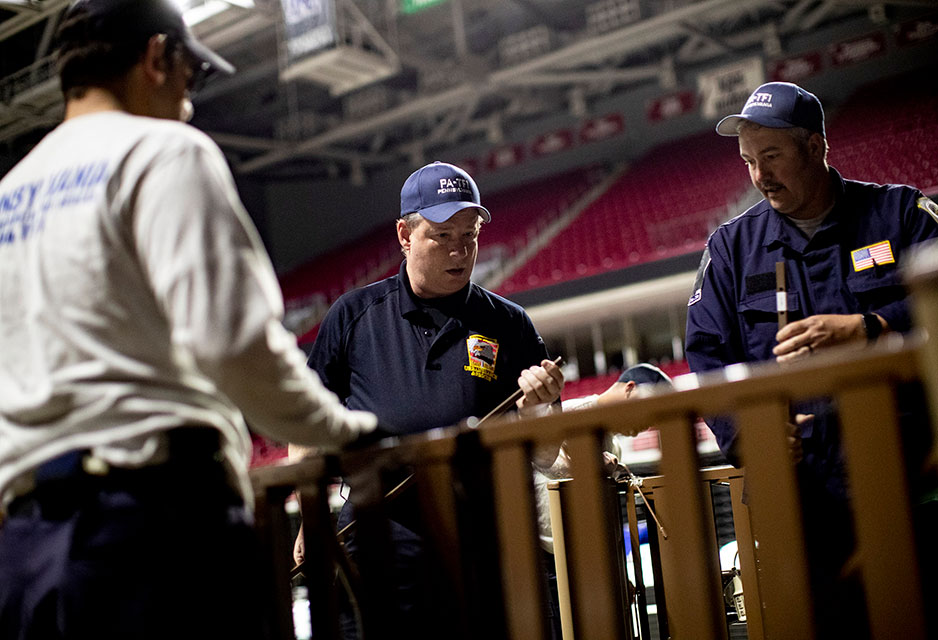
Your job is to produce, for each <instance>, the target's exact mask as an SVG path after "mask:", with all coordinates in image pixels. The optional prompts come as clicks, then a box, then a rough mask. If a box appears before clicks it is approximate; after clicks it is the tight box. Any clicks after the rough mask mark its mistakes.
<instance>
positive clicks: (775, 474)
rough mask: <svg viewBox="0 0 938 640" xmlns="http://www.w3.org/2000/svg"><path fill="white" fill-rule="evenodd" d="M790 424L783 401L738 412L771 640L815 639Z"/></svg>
mask: <svg viewBox="0 0 938 640" xmlns="http://www.w3.org/2000/svg"><path fill="white" fill-rule="evenodd" d="M787 423H788V403H787V402H785V401H783V400H780V399H767V400H766V401H764V402H762V403H759V404H748V405H745V406H743V407H742V408H740V409H739V410H738V412H737V426H738V428H739V431H740V435H739V444H740V451H741V453H742V459H743V463H744V464H745V469H746V482H747V483H748V486H749V511H750V518H751V521H752V527H753V536H754V537H755V539H756V540H758V543H759V551H758V556H757V557H758V561H759V566H760V569H761V574H760V577H759V584H760V585H762V586H763V588H762V589H761V591H760V593H761V595H762V601H763V606H764V613H765V615H764V617H763V626H764V629H765V637H766V638H769V639H771V640H776V639H779V640H782V639H787V638H806V639H807V638H813V637H814V624H813V615H814V614H813V611H814V610H813V606H812V602H811V598H810V587H809V580H808V568H807V561H806V556H805V545H804V535H803V529H802V523H801V504H800V500H799V498H798V490H797V486H796V481H795V470H794V465H793V463H792V460H791V454H790V452H789V446H788V431H787V427H786V426H785V425H786V424H787ZM747 604H748V603H747ZM752 606H755V603H752Z"/></svg>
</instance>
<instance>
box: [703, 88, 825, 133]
mask: <svg viewBox="0 0 938 640" xmlns="http://www.w3.org/2000/svg"><path fill="white" fill-rule="evenodd" d="M743 120H748V121H749V122H755V123H756V124H760V125H762V126H763V127H769V128H771V129H790V128H792V127H803V128H805V129H807V130H808V131H814V132H816V133H820V134H821V135H822V136H825V137H826V134H825V132H824V108H823V107H822V106H821V101H820V100H818V99H817V96H816V95H814V94H813V93H811V92H810V91H805V90H804V89H802V88H801V87H799V86H798V85H796V84H792V83H790V82H769V83H768V84H764V85H762V86H761V87H759V88H758V89H756V90H755V91H753V92H752V95H751V96H749V99H748V100H746V105H745V106H744V107H743V112H742V113H738V114H736V115H732V116H726V117H725V118H723V119H722V120H720V122H719V123H718V124H717V133H719V134H720V135H721V136H735V135H738V133H737V132H736V128H737V127H738V126H739V123H740V122H742V121H743Z"/></svg>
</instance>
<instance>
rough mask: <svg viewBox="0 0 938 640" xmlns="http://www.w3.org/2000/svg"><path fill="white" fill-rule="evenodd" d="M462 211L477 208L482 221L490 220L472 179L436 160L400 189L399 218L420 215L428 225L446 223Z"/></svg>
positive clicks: (455, 167) (416, 173)
mask: <svg viewBox="0 0 938 640" xmlns="http://www.w3.org/2000/svg"><path fill="white" fill-rule="evenodd" d="M463 209H477V210H478V211H479V215H480V216H482V221H483V222H491V221H492V216H491V214H489V212H488V209H486V208H485V207H483V206H482V202H481V198H480V197H479V187H477V186H476V183H475V180H473V179H472V177H471V176H470V175H469V174H468V173H466V172H465V171H463V170H462V169H460V168H459V167H457V166H456V165H452V164H448V163H446V162H440V161H436V162H433V163H431V164H428V165H426V166H424V167H420V168H419V169H417V170H416V171H414V172H413V173H412V174H410V177H409V178H407V180H405V181H404V186H403V187H401V217H404V216H406V215H407V214H409V213H419V214H420V215H421V216H423V217H424V218H426V219H427V220H429V221H431V222H446V221H447V220H449V219H450V218H452V217H453V216H454V215H456V214H457V213H459V212H460V211H462V210H463Z"/></svg>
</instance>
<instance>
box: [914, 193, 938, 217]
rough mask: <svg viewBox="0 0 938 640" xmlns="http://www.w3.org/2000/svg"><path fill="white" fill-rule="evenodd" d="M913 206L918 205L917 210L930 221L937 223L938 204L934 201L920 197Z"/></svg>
mask: <svg viewBox="0 0 938 640" xmlns="http://www.w3.org/2000/svg"><path fill="white" fill-rule="evenodd" d="M915 204H916V205H918V208H919V209H921V210H922V211H924V212H925V213H927V214H928V215H930V216H931V217H932V220H934V221H935V222H936V223H938V204H935V201H934V200H932V199H931V198H927V197H925V196H922V197H921V198H919V199H918V200H916V201H915Z"/></svg>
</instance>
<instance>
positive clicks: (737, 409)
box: [253, 339, 925, 640]
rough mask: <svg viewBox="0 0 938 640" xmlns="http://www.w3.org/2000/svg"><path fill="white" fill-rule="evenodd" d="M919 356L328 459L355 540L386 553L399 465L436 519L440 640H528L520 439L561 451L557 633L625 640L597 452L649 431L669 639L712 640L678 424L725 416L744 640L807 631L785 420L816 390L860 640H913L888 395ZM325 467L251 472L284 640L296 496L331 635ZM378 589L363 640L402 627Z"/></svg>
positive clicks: (717, 595)
mask: <svg viewBox="0 0 938 640" xmlns="http://www.w3.org/2000/svg"><path fill="white" fill-rule="evenodd" d="M918 348H919V347H917V346H916V345H909V344H908V343H904V342H903V341H902V340H901V339H899V340H895V341H886V342H884V343H883V344H882V345H880V346H877V348H875V349H869V350H863V351H859V352H858V351H852V352H829V353H821V354H818V355H817V356H816V357H814V358H811V359H810V360H809V361H804V362H801V363H797V364H795V365H792V366H789V367H785V368H780V367H778V366H775V365H771V364H766V365H759V366H754V367H741V366H740V367H736V368H733V369H728V370H727V371H726V372H725V374H718V375H715V376H712V377H707V378H700V379H697V380H695V379H694V377H693V376H691V377H690V378H682V379H680V384H679V386H680V388H681V390H679V391H675V392H671V393H663V394H660V395H655V396H653V397H648V398H643V399H639V400H634V401H629V402H627V403H623V404H620V405H616V406H611V407H599V408H594V409H590V410H586V411H579V412H572V413H566V414H561V415H555V416H549V417H545V418H541V419H537V420H523V421H516V422H507V421H506V422H499V423H495V424H491V425H487V426H485V427H483V428H481V429H479V430H476V431H471V430H464V431H461V430H459V429H456V428H453V429H449V430H437V431H434V432H430V433H427V434H422V435H419V436H414V437H411V438H407V439H404V440H402V441H400V442H396V443H393V446H384V447H376V448H374V449H371V450H368V451H365V452H357V453H355V454H354V455H346V456H343V457H342V458H340V459H339V463H340V466H341V467H342V468H343V470H344V473H346V474H347V476H348V477H349V478H351V480H350V483H351V484H352V485H353V490H356V491H357V494H358V496H359V497H358V500H359V502H358V504H357V509H358V514H359V526H360V527H362V529H363V531H362V532H361V534H362V535H365V534H366V533H365V530H367V536H368V537H369V539H371V540H372V541H373V542H374V543H375V544H378V545H379V546H380V545H381V544H386V543H387V537H386V536H387V529H386V526H384V527H382V511H383V509H384V506H385V505H383V504H382V500H381V496H382V495H383V492H384V491H386V490H387V489H388V488H389V487H387V486H386V485H385V483H384V482H383V481H382V477H383V476H384V475H385V471H387V470H390V469H393V468H396V467H397V466H399V465H401V464H406V465H409V466H410V467H411V468H412V469H413V470H414V471H415V473H416V478H417V483H416V488H415V489H413V490H415V491H417V492H418V495H419V498H420V504H421V506H422V509H423V512H424V513H425V514H426V517H427V518H428V519H429V521H431V522H434V523H436V525H435V526H434V527H433V529H432V531H433V533H432V535H431V538H432V540H431V547H432V549H433V550H434V553H436V554H438V558H439V562H438V566H439V570H440V574H441V576H442V579H444V580H445V581H446V583H447V584H448V585H449V587H450V588H451V591H452V593H454V594H455V595H456V596H457V600H458V601H459V615H458V616H457V619H456V620H454V624H453V628H452V629H451V630H450V631H452V632H451V633H450V637H457V638H459V637H480V634H481V637H486V638H511V639H518V640H522V639H527V638H531V639H537V640H541V639H542V638H544V637H545V632H546V630H545V617H544V613H543V612H544V610H545V607H544V604H543V602H544V593H543V589H542V586H541V585H542V581H541V578H540V571H541V568H540V565H539V563H538V553H539V550H538V540H537V535H536V531H535V503H534V495H533V488H532V483H531V473H530V463H529V459H530V453H531V450H532V448H533V447H534V446H535V445H538V444H544V443H551V442H555V443H556V442H560V441H565V442H566V447H567V449H568V451H569V452H570V455H571V458H572V469H573V476H574V478H575V481H574V482H573V483H571V486H570V488H569V495H568V497H567V500H566V503H567V505H568V506H567V508H566V510H565V511H566V512H565V518H564V532H563V533H564V537H565V540H566V547H567V557H566V561H567V566H568V567H569V590H570V599H571V603H572V612H573V627H574V629H575V634H576V637H578V638H588V639H589V640H605V639H609V640H620V639H623V638H627V637H633V636H632V635H630V634H631V633H633V632H632V631H630V630H629V627H628V621H627V620H626V617H627V615H628V614H627V611H624V610H623V605H622V603H623V597H622V593H623V586H622V579H621V572H620V571H619V567H620V565H621V562H620V560H619V554H618V550H617V544H620V541H618V540H617V537H616V529H615V526H610V524H609V523H610V508H609V504H610V503H609V500H608V498H607V495H608V491H607V490H606V488H607V486H608V479H607V478H606V477H605V473H604V469H603V467H602V464H601V458H600V456H599V453H598V452H599V451H600V447H601V444H602V441H603V437H604V434H606V433H607V432H617V433H623V434H635V433H638V432H640V431H642V430H643V429H645V428H647V427H648V426H649V425H655V426H657V427H658V429H659V431H660V434H661V450H662V458H661V472H662V474H661V479H660V481H658V482H657V484H656V485H655V486H654V487H650V489H651V490H652V491H653V493H654V499H655V503H656V508H657V511H658V515H659V516H660V517H661V519H662V520H663V521H664V522H665V523H666V526H667V528H668V532H669V538H668V540H667V542H666V543H665V544H662V545H661V553H662V569H663V573H662V578H663V582H664V589H665V591H666V593H667V625H668V629H669V630H670V633H671V637H673V638H701V639H723V638H726V637H727V628H726V620H725V617H724V613H723V612H724V603H723V598H722V591H721V584H720V574H719V563H718V559H717V549H716V545H715V540H714V533H713V531H714V529H713V519H712V513H711V512H710V509H709V506H708V505H709V504H710V503H709V500H708V498H707V496H706V494H705V492H704V489H703V487H704V484H703V482H705V481H706V480H707V478H706V476H705V474H702V472H701V471H699V468H700V464H699V461H698V459H697V453H696V449H695V436H694V422H695V420H696V418H697V416H701V415H703V416H707V415H726V414H730V415H734V416H735V417H736V419H737V420H738V422H739V425H740V429H741V431H742V433H744V434H745V437H741V438H740V445H741V456H742V459H743V460H744V462H745V473H746V479H747V483H748V486H747V491H748V497H749V511H750V514H751V518H745V519H741V518H740V516H739V515H737V519H738V522H739V525H738V526H746V525H748V524H749V523H750V522H751V527H752V532H753V535H754V536H755V537H756V538H757V539H758V540H759V549H758V561H759V567H760V568H759V571H758V584H755V582H754V577H755V575H756V571H754V570H751V567H752V565H753V562H754V560H753V555H752V549H751V546H749V547H748V548H744V547H746V545H743V544H742V543H741V548H740V555H741V559H742V564H743V570H742V577H743V580H744V588H745V592H746V596H747V609H748V610H749V611H750V612H751V615H750V623H749V624H750V638H760V637H761V638H812V637H814V635H815V630H814V627H813V624H812V616H811V611H812V598H811V592H810V588H809V581H808V567H807V564H806V560H805V548H804V542H803V525H802V522H801V516H800V507H799V498H798V495H799V494H798V491H797V489H796V478H795V473H794V470H793V467H792V465H791V463H790V457H789V453H788V443H787V433H786V427H785V424H786V422H787V421H788V406H789V404H790V402H792V401H794V400H798V399H800V398H804V397H807V396H810V397H817V396H820V395H824V396H830V397H833V398H836V401H837V403H838V406H839V408H840V416H841V421H842V433H843V441H844V448H845V454H846V460H847V469H848V473H849V480H850V484H851V486H852V491H853V505H854V509H855V516H856V523H857V527H856V528H857V537H858V548H859V555H860V557H861V559H862V576H863V584H864V586H865V589H866V593H867V604H868V608H869V616H870V624H871V627H872V630H873V634H874V637H876V638H895V637H901V638H913V639H914V638H924V637H925V630H924V624H925V623H924V618H923V608H922V599H921V590H920V585H919V575H918V563H917V560H916V552H915V547H914V543H913V529H912V521H911V517H910V499H909V495H908V489H907V487H906V484H905V477H906V476H905V472H904V469H903V461H902V456H901V447H900V442H899V431H898V426H897V419H896V407H895V399H894V391H895V388H896V385H897V384H899V383H901V382H904V381H909V380H914V379H915V378H916V377H917V366H916V356H917V353H918V351H917V349H918ZM727 376H728V377H729V378H732V379H731V380H730V379H728V378H727ZM328 467H329V465H327V464H326V461H325V460H321V459H312V460H307V461H303V462H302V463H299V464H294V465H290V466H283V467H274V468H260V469H256V470H254V472H253V482H254V486H255V488H256V492H257V501H258V525H259V528H260V530H261V532H262V533H263V535H264V540H265V544H266V546H267V547H268V549H269V550H270V551H271V553H273V554H274V556H275V562H273V563H272V566H274V567H280V568H277V569H276V570H272V571H271V579H272V580H274V581H275V583H274V584H275V585H276V587H277V589H275V590H274V592H275V597H276V602H277V604H278V606H279V611H280V616H279V617H278V618H277V624H278V631H279V632H280V636H279V637H282V638H289V637H292V635H291V634H292V629H291V628H290V626H289V588H288V587H289V585H288V580H287V579H286V577H285V576H286V573H287V570H286V569H285V568H284V567H286V566H287V565H288V564H289V562H290V553H289V549H290V544H291V541H289V540H285V539H284V536H286V535H287V529H286V527H285V526H284V522H283V516H282V515H278V514H281V513H282V511H283V500H284V498H285V497H286V495H287V494H288V492H289V491H290V490H292V489H293V488H295V487H298V488H300V489H301V490H302V495H303V518H304V522H305V524H304V528H305V531H306V551H307V571H306V572H305V573H306V577H307V580H308V581H309V582H310V593H311V594H312V597H311V598H310V599H311V604H312V608H313V620H314V624H315V625H316V626H317V635H316V636H315V637H317V638H332V637H338V636H337V633H336V631H335V629H336V625H335V622H334V619H335V612H336V609H335V601H336V594H335V590H336V589H337V587H336V582H335V581H334V580H333V576H334V569H333V567H334V566H335V565H336V555H337V553H338V551H337V547H336V545H335V544H331V543H330V542H329V541H330V535H331V532H332V527H331V524H330V522H329V520H328V518H327V512H326V506H325V483H326V482H327V481H328V479H329V478H331V477H333V475H334V474H335V473H336V472H337V471H336V470H335V469H331V470H330V469H329V468H328ZM871 469H875V470H876V472H875V473H871V472H870V470H871ZM330 474H333V475H330ZM738 494H739V491H738V487H737V488H736V489H734V494H733V500H734V504H738V503H739V495H738ZM620 535H621V534H620ZM743 537H744V536H740V539H741V540H742V538H743ZM382 541H383V542H382ZM886 549H889V554H890V555H889V556H888V557H887V556H886V554H885V553H883V550H886ZM382 561H383V560H382V557H380V555H378V556H377V557H372V558H371V559H370V560H369V562H370V563H372V564H371V565H369V566H367V567H365V566H362V567H360V569H361V573H362V574H363V575H364V574H366V573H367V574H368V575H370V576H380V575H382V567H381V566H380V565H381V562H382ZM385 569H386V567H385ZM897 574H898V575H902V576H903V578H902V580H901V581H897V580H895V579H894V577H893V576H895V575H897ZM376 589H377V590H373V591H371V592H369V590H368V589H364V591H363V596H362V598H361V604H362V614H363V615H362V624H363V626H364V628H365V630H366V633H365V637H366V638H381V637H394V636H393V634H394V633H396V632H399V631H400V630H393V625H391V626H389V625H388V623H387V621H388V620H389V619H393V612H388V611H381V609H380V606H377V605H376V604H375V603H380V602H387V600H386V599H385V598H386V596H387V594H386V593H384V594H383V593H381V588H380V587H378V588H376ZM756 594H758V595H756ZM369 607H377V608H376V609H374V608H372V609H371V611H372V612H375V611H377V615H373V613H370V612H369ZM388 616H390V617H388ZM756 625H758V626H756Z"/></svg>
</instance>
